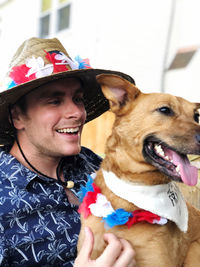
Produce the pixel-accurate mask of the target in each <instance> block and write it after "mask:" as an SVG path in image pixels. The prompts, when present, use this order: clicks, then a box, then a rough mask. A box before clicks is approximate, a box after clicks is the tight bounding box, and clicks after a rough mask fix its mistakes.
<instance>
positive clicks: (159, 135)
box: [78, 74, 200, 267]
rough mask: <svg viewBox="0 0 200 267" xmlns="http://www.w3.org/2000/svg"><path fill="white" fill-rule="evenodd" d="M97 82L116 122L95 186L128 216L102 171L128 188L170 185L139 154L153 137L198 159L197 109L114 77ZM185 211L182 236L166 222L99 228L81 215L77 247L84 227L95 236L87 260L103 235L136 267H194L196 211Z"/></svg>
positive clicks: (199, 249)
mask: <svg viewBox="0 0 200 267" xmlns="http://www.w3.org/2000/svg"><path fill="white" fill-rule="evenodd" d="M97 80H98V82H99V84H100V85H101V87H102V91H103V93H104V95H105V97H106V98H107V99H108V100H109V103H110V109H111V111H112V112H114V114H115V116H116V118H115V122H114V126H113V130H112V134H111V136H110V137H109V138H108V140H107V145H106V151H105V159H104V160H103V162H102V165H101V168H100V170H99V171H98V172H97V177H96V179H95V184H96V185H97V186H99V187H100V188H101V191H102V194H104V195H105V196H106V197H107V199H108V200H109V201H110V202H111V204H112V206H113V208H114V209H118V208H123V209H125V210H126V211H129V212H131V211H133V210H136V209H138V207H136V206H135V205H134V204H132V203H129V202H128V201H127V200H125V199H122V198H120V197H117V196H116V195H115V194H113V192H111V191H110V190H109V189H108V188H107V187H106V184H105V182H104V178H103V175H102V169H103V170H106V171H112V172H113V173H115V174H116V175H117V176H118V177H120V179H124V180H126V181H129V182H131V183H137V184H142V185H158V184H166V183H169V182H171V181H172V180H173V179H174V177H171V178H170V176H169V175H167V173H166V172H165V170H164V169H163V168H160V167H159V166H157V165H158V164H154V162H153V161H151V160H150V159H149V158H148V157H147V156H145V155H144V145H145V142H146V141H145V140H147V138H149V137H151V138H152V137H153V138H154V139H155V140H159V141H160V142H161V143H164V144H165V145H166V146H167V147H169V148H170V149H173V150H174V151H176V152H178V153H180V154H181V155H183V154H184V155H186V154H200V125H199V120H198V118H199V114H198V109H199V107H200V104H194V103H191V102H189V101H187V100H185V99H183V98H180V97H176V96H172V95H169V94H161V93H153V94H143V93H142V92H141V91H140V90H139V89H138V88H136V87H135V86H134V85H133V84H131V83H130V82H128V81H126V80H124V79H123V78H121V77H118V76H115V75H105V74H102V75H99V76H98V77H97ZM166 107H167V109H166ZM175 179H177V177H176V178H175ZM187 207H188V212H189V222H188V230H187V232H186V233H184V232H182V231H180V230H179V228H178V227H177V226H176V224H175V223H173V222H171V221H168V223H167V224H165V225H162V226H161V225H155V224H149V223H144V222H142V223H137V224H134V225H133V226H131V228H130V229H128V228H127V226H126V225H123V226H115V227H113V228H110V229H105V227H104V223H103V222H102V218H98V217H94V216H93V215H90V216H89V217H88V218H87V219H84V218H83V216H81V217H82V218H81V221H82V228H81V232H80V236H79V243H78V248H80V247H81V245H82V242H83V238H84V231H83V228H84V226H85V225H87V226H89V227H90V228H91V229H92V231H93V233H94V236H95V244H94V252H93V254H92V257H93V258H96V257H98V256H99V255H100V254H101V253H102V251H103V249H104V248H105V243H104V241H103V234H104V233H105V232H106V231H108V232H113V233H115V234H116V235H117V236H119V237H122V238H124V239H127V240H129V241H130V243H131V244H132V245H133V247H134V249H135V251H136V262H137V266H138V267H147V266H148V267H156V266H159V267H181V266H184V267H198V266H200V211H199V210H197V209H195V208H194V207H192V206H191V205H190V204H189V203H187Z"/></svg>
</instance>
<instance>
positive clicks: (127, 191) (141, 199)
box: [103, 170, 188, 232]
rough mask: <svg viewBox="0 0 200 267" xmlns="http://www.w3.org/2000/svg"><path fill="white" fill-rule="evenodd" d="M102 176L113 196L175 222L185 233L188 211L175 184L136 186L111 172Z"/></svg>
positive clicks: (105, 172)
mask: <svg viewBox="0 0 200 267" xmlns="http://www.w3.org/2000/svg"><path fill="white" fill-rule="evenodd" d="M103 176H104V180H105V183H106V185H107V187H108V188H109V189H110V190H111V191H112V192H113V193H114V194H115V195H117V196H119V197H121V198H123V199H125V200H127V201H129V202H131V203H133V204H134V205H136V206H137V207H139V208H141V209H144V210H147V211H150V212H152V213H155V214H157V215H159V216H161V217H164V218H167V219H169V220H171V221H173V222H175V223H176V225H177V226H178V227H179V229H180V230H181V231H183V232H187V229H188V209H187V206H186V203H185V200H184V198H183V196H182V194H181V192H180V190H179V188H178V186H177V185H176V183H174V182H170V183H168V184H161V185H150V186H149V185H137V184H133V183H131V182H128V181H124V180H122V179H119V178H118V177H117V176H116V175H115V174H114V173H113V172H107V171H105V170H103Z"/></svg>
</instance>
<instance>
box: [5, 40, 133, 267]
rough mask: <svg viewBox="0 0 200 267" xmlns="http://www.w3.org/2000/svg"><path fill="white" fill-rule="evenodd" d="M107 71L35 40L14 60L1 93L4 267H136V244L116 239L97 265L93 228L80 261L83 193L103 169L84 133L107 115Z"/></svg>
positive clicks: (53, 44)
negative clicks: (103, 77)
mask: <svg viewBox="0 0 200 267" xmlns="http://www.w3.org/2000/svg"><path fill="white" fill-rule="evenodd" d="M106 72H109V73H110V72H111V71H105V70H95V69H91V68H90V66H89V65H88V63H87V61H83V60H81V59H80V58H78V62H76V61H73V60H72V59H71V58H70V57H69V56H68V54H67V52H66V50H65V49H64V47H63V46H62V44H61V43H60V42H59V41H58V40H57V39H38V38H31V39H29V40H27V41H25V42H24V43H23V44H22V45H21V46H20V47H19V49H18V50H17V52H16V54H15V55H14V57H13V60H12V61H11V64H10V71H9V72H8V86H7V87H8V89H7V90H5V91H3V92H2V93H1V94H0V121H1V125H0V143H1V144H2V145H3V147H2V149H1V150H0V191H1V198H0V240H1V241H0V264H1V266H14V265H15V266H19V265H20V266H75V267H77V266H78V267H81V266H94V267H95V266H105V264H106V266H115V267H117V266H120V267H123V266H128V267H131V266H135V261H134V250H133V249H132V248H131V246H130V244H129V243H128V242H127V241H126V240H121V239H118V238H117V237H116V236H114V235H112V234H107V235H105V240H106V242H107V243H108V245H107V247H106V249H105V251H104V252H103V254H102V255H101V256H100V257H99V258H98V259H97V260H96V261H92V260H91V259H90V254H91V252H92V247H93V234H92V232H91V230H90V229H85V231H86V237H85V242H84V246H83V248H82V249H81V251H80V253H79V255H78V256H77V258H76V260H75V257H76V244H77V239H78V234H79V230H80V218H79V214H78V212H77V209H78V204H79V201H78V193H79V191H80V187H81V186H82V185H85V182H86V181H87V176H88V175H89V174H91V173H93V172H95V171H96V170H97V169H98V168H99V165H100V163H101V158H100V157H98V156H97V155H96V154H94V153H93V152H92V151H90V150H89V149H87V148H84V147H81V145H80V141H81V132H82V129H83V125H84V123H85V122H88V121H90V120H92V119H94V118H96V117H97V116H99V115H101V114H102V113H103V112H104V111H106V110H107V109H108V103H107V101H106V99H105V98H104V97H103V95H102V93H101V90H100V88H99V86H98V84H97V82H96V75H97V74H100V73H106ZM112 73H115V74H117V75H121V76H123V77H125V78H126V79H129V80H130V81H132V82H134V81H133V80H132V79H131V78H130V77H129V76H127V75H125V74H122V73H119V72H112ZM74 260H75V263H74Z"/></svg>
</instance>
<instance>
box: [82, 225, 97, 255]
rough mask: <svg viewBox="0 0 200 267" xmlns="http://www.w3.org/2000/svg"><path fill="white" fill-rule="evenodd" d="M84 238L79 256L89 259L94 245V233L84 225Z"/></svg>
mask: <svg viewBox="0 0 200 267" xmlns="http://www.w3.org/2000/svg"><path fill="white" fill-rule="evenodd" d="M84 230H85V238H84V241H83V245H82V247H81V250H80V252H79V256H82V257H84V258H87V259H89V258H90V256H91V253H92V250H93V246H94V235H93V233H92V231H91V229H90V228H89V227H87V226H86V227H85V229H84Z"/></svg>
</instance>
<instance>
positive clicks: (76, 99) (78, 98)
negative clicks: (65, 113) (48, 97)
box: [73, 96, 84, 104]
mask: <svg viewBox="0 0 200 267" xmlns="http://www.w3.org/2000/svg"><path fill="white" fill-rule="evenodd" d="M73 101H74V103H77V104H80V103H83V102H84V98H83V96H75V97H74V98H73Z"/></svg>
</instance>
